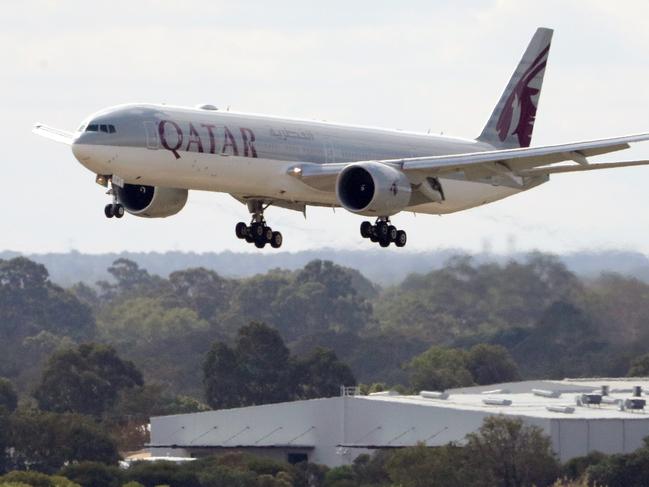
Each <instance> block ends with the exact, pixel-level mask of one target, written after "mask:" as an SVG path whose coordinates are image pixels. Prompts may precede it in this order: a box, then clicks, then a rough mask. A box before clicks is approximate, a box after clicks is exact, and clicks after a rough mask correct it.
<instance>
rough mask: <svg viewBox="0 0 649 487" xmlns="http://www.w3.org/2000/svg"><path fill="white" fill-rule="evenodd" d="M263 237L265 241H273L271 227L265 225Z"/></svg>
mask: <svg viewBox="0 0 649 487" xmlns="http://www.w3.org/2000/svg"><path fill="white" fill-rule="evenodd" d="M264 238H265V239H266V242H268V243H271V242H272V241H273V229H272V228H270V227H266V228H265V229H264Z"/></svg>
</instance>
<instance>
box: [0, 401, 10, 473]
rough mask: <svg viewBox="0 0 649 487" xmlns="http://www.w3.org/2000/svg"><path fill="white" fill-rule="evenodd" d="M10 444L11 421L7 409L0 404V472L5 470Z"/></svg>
mask: <svg viewBox="0 0 649 487" xmlns="http://www.w3.org/2000/svg"><path fill="white" fill-rule="evenodd" d="M10 446H11V421H10V416H9V411H7V410H6V409H5V408H3V407H1V406H0V474H3V473H4V472H6V471H7V467H8V466H9V461H10V457H9V455H8V449H9V447H10Z"/></svg>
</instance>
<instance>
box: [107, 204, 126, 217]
mask: <svg viewBox="0 0 649 487" xmlns="http://www.w3.org/2000/svg"><path fill="white" fill-rule="evenodd" d="M104 215H106V218H113V217H115V218H122V217H123V216H124V207H123V206H122V205H120V204H119V203H109V204H107V205H106V206H104Z"/></svg>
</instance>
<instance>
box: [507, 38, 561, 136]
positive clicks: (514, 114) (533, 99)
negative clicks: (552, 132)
mask: <svg viewBox="0 0 649 487" xmlns="http://www.w3.org/2000/svg"><path fill="white" fill-rule="evenodd" d="M549 52H550V46H548V47H546V48H545V49H544V50H543V52H541V54H539V56H538V57H537V58H536V59H535V60H534V62H533V63H532V65H531V66H530V67H529V68H528V69H527V71H525V73H523V76H522V77H521V79H520V80H519V81H518V83H517V84H516V86H515V87H514V90H513V91H512V92H511V93H510V95H509V97H508V98H507V101H506V102H505V106H504V107H503V110H502V112H501V114H500V117H499V118H498V123H497V124H496V129H497V130H498V137H499V138H500V140H501V141H503V142H504V141H505V140H506V139H507V138H508V137H509V136H510V135H515V136H517V137H518V143H519V146H520V147H529V145H530V143H531V142H532V130H533V129H534V120H535V118H536V108H537V106H538V95H539V93H541V86H540V85H541V82H542V80H543V71H544V70H545V66H546V64H547V62H548V53H549ZM539 75H540V76H539ZM535 81H536V82H537V83H534V82H535ZM533 84H538V87H536V86H532V85H533Z"/></svg>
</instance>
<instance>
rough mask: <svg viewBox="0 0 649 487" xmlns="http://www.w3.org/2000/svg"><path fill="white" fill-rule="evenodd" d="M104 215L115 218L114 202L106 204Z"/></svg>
mask: <svg viewBox="0 0 649 487" xmlns="http://www.w3.org/2000/svg"><path fill="white" fill-rule="evenodd" d="M104 215H106V218H113V217H114V216H115V213H114V212H113V205H112V204H108V205H106V206H104Z"/></svg>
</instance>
